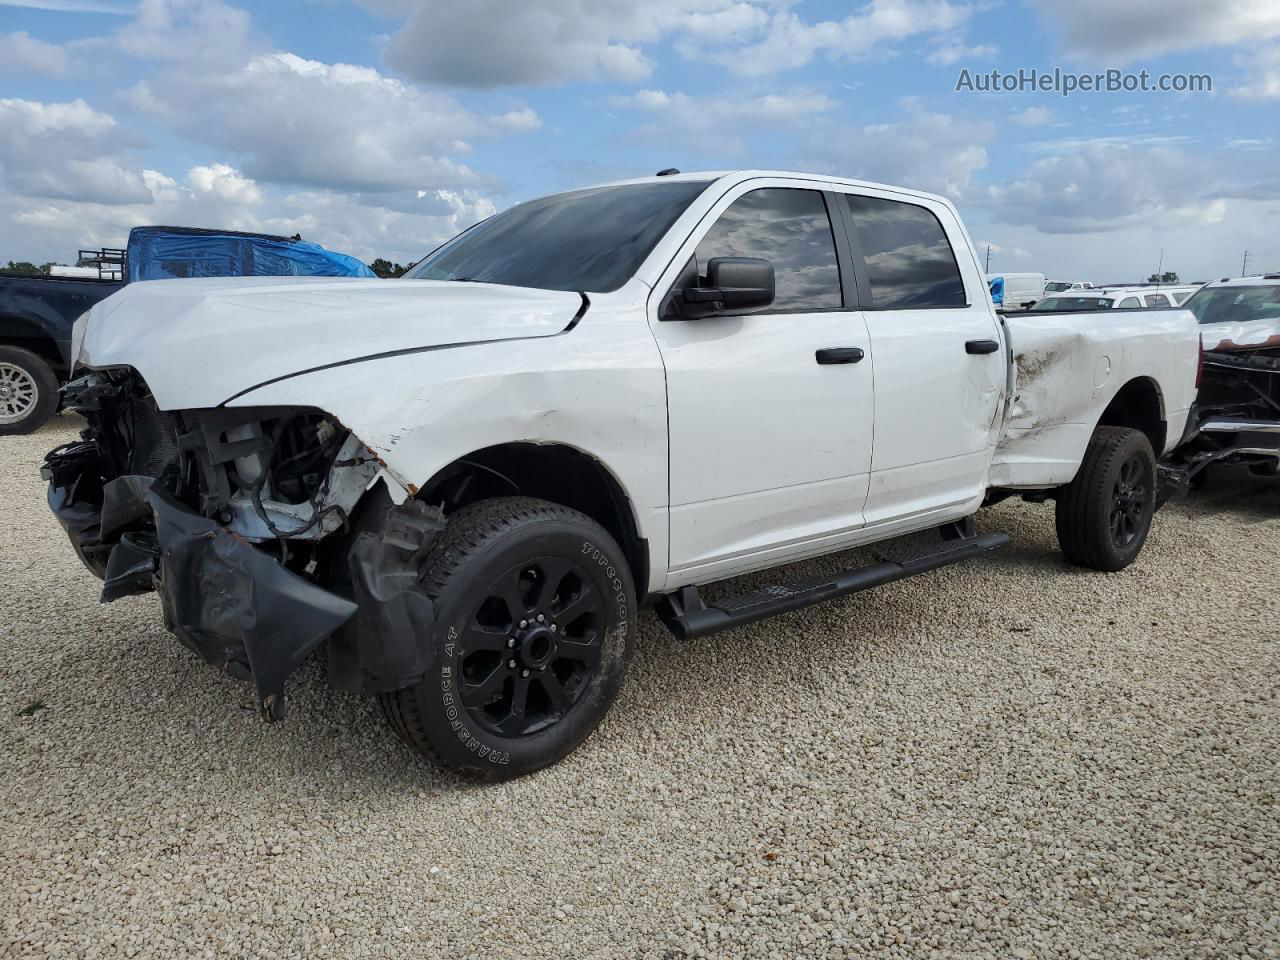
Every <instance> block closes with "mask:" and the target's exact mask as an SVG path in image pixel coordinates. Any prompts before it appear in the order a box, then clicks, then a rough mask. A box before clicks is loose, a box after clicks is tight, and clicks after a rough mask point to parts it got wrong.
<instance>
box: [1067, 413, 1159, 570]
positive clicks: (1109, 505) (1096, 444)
mask: <svg viewBox="0 0 1280 960" xmlns="http://www.w3.org/2000/svg"><path fill="white" fill-rule="evenodd" d="M1155 486H1156V460H1155V455H1154V454H1153V453H1152V452H1151V442H1150V441H1149V440H1148V439H1147V437H1146V435H1145V434H1143V433H1142V432H1141V431H1138V430H1132V429H1130V428H1128V427H1099V428H1098V429H1097V430H1095V431H1094V433H1093V436H1092V437H1091V438H1090V440H1089V446H1088V448H1087V449H1086V450H1085V455H1084V462H1083V463H1082V464H1080V470H1079V471H1078V472H1077V473H1076V477H1075V479H1074V480H1072V481H1071V483H1069V484H1068V485H1067V486H1066V487H1064V488H1063V490H1062V491H1061V492H1060V493H1059V495H1058V502H1057V508H1056V520H1057V527H1058V543H1059V544H1060V545H1061V547H1062V552H1063V553H1064V554H1066V557H1067V559H1068V560H1069V561H1070V562H1071V563H1074V564H1075V565H1076V566H1080V567H1089V568H1091V569H1093V570H1104V571H1107V572H1113V571H1116V570H1123V569H1124V568H1125V567H1127V566H1128V565H1129V564H1131V563H1133V561H1134V559H1135V558H1136V557H1137V556H1138V554H1139V553H1140V552H1141V551H1142V545H1143V544H1144V543H1145V542H1146V540H1147V533H1148V532H1149V531H1150V529H1151V518H1152V516H1154V514H1155Z"/></svg>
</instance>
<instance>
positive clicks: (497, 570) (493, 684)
mask: <svg viewBox="0 0 1280 960" xmlns="http://www.w3.org/2000/svg"><path fill="white" fill-rule="evenodd" d="M422 585H423V588H424V590H425V591H426V592H427V594H428V595H429V596H430V597H431V598H432V602H433V603H434V605H435V615H436V619H435V628H434V635H433V637H432V638H431V643H432V644H433V646H434V648H435V649H434V659H433V666H432V668H431V670H430V671H429V672H428V675H427V678H426V679H425V680H423V681H422V682H421V683H420V684H418V685H417V686H414V687H410V688H408V689H405V690H398V691H395V692H393V693H388V694H383V695H382V697H381V700H382V706H383V710H384V712H385V713H386V716H387V720H388V722H389V723H390V724H391V727H392V729H394V730H395V731H396V732H397V733H398V734H399V735H400V736H401V738H402V739H404V740H405V741H406V742H407V743H408V744H409V745H410V746H412V747H413V748H414V749H416V750H417V751H419V752H420V753H422V754H424V755H426V756H429V757H431V758H433V759H436V760H439V761H441V762H443V763H444V764H446V765H448V766H450V767H453V768H455V769H458V770H460V771H463V772H466V773H471V774H475V775H479V776H483V777H486V778H489V779H508V778H510V777H515V776H519V775H521V774H524V773H529V772H531V771H533V770H537V769H539V768H541V767H545V766H547V765H548V764H551V763H554V762H556V761H557V760H559V759H561V758H562V757H564V756H565V755H566V754H568V753H569V752H570V751H572V750H573V749H574V748H576V747H577V746H578V745H579V744H581V743H582V741H583V740H585V739H586V738H587V737H588V736H589V735H590V734H591V732H592V731H593V730H594V729H595V728H596V726H597V724H599V723H600V721H601V720H602V719H603V717H604V715H605V713H606V712H607V711H608V709H609V706H610V705H611V704H612V702H613V700H614V697H615V696H616V695H617V692H618V689H619V688H620V687H621V685H622V680H623V676H624V674H625V672H626V666H627V662H628V661H629V660H630V658H631V650H632V638H633V635H634V631H635V588H634V586H633V584H632V582H631V574H630V572H629V570H628V568H627V563H626V560H625V558H624V557H623V554H622V551H621V549H620V548H619V547H618V545H617V544H616V543H614V541H613V538H612V537H610V536H609V534H608V533H606V532H605V531H604V530H603V529H602V528H601V527H600V526H599V524H597V523H595V522H594V521H593V520H591V519H590V518H588V517H586V516H585V515H583V514H581V513H579V512H578V511H576V510H570V509H569V508H567V507H562V506H560V505H558V504H553V503H548V502H547V501H543V500H534V499H532V498H527V497H503V498H499V499H495V500H486V501H482V502H480V503H477V504H473V505H471V506H469V507H464V508H462V509H461V510H459V511H457V512H456V513H455V514H453V515H452V516H451V517H450V518H449V525H448V527H447V528H446V529H445V531H444V533H443V534H441V536H440V537H439V539H438V540H437V541H436V543H434V544H433V545H432V547H431V550H430V553H429V554H428V557H427V561H426V566H425V573H424V576H423V580H422Z"/></svg>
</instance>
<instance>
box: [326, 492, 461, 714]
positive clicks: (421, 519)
mask: <svg viewBox="0 0 1280 960" xmlns="http://www.w3.org/2000/svg"><path fill="white" fill-rule="evenodd" d="M380 519H381V525H380V529H378V530H376V531H373V530H364V531H361V532H360V533H358V534H357V535H356V537H355V538H354V541H353V542H352V544H351V548H350V550H349V551H348V553H347V569H348V572H349V575H350V577H351V585H350V586H351V594H352V596H353V597H354V599H355V601H356V607H357V609H356V614H355V616H354V617H353V618H352V619H351V620H350V622H348V623H347V624H346V625H345V626H344V627H343V629H342V630H340V631H338V632H337V633H336V634H335V635H334V636H333V638H332V640H331V641H330V643H329V680H330V682H331V683H332V684H333V685H334V686H335V687H337V688H339V689H341V690H347V691H349V692H351V693H359V694H373V693H384V692H389V691H392V690H399V689H402V688H404V687H407V686H410V685H412V684H414V683H416V682H418V681H419V680H421V679H422V678H423V676H425V675H426V672H427V669H428V668H429V666H430V663H429V654H430V650H431V645H430V644H429V643H427V642H426V640H427V638H428V637H430V635H431V628H432V625H433V624H434V621H435V610H434V608H433V606H432V603H431V598H430V597H428V596H427V595H426V593H425V592H423V590H422V588H421V585H420V574H419V572H418V571H419V569H420V567H421V564H422V560H423V557H424V556H425V554H426V551H427V549H428V548H429V547H430V546H431V543H432V542H433V541H434V540H435V538H436V536H437V535H438V534H439V533H440V531H442V530H443V529H444V528H445V519H444V514H443V512H442V511H441V510H440V509H439V508H438V507H429V506H427V504H425V503H423V502H422V501H420V500H413V499H409V500H405V501H404V502H403V503H401V504H400V505H398V506H391V507H388V508H387V509H385V510H383V511H381V512H380Z"/></svg>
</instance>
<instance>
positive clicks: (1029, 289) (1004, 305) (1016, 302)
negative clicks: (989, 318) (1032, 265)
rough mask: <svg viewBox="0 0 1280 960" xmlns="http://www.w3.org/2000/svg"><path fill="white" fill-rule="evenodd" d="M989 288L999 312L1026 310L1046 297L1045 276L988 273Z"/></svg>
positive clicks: (1039, 274)
mask: <svg viewBox="0 0 1280 960" xmlns="http://www.w3.org/2000/svg"><path fill="white" fill-rule="evenodd" d="M987 286H988V287H989V288H990V289H991V302H992V303H994V304H995V305H996V309H997V310H1025V309H1027V308H1028V307H1029V306H1031V305H1032V304H1033V303H1035V302H1036V301H1037V300H1039V299H1040V298H1041V297H1043V296H1044V274H1043V273H988V274H987Z"/></svg>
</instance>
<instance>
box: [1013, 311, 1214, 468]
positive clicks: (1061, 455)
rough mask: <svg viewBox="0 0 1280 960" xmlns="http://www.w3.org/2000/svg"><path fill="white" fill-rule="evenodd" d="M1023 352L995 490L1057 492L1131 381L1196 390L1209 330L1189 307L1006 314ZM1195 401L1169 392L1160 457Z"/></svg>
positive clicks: (1016, 365) (1017, 360)
mask: <svg viewBox="0 0 1280 960" xmlns="http://www.w3.org/2000/svg"><path fill="white" fill-rule="evenodd" d="M1003 322H1004V325H1005V330H1006V331H1007V334H1008V337H1009V344H1010V347H1011V349H1012V351H1013V363H1012V365H1011V367H1010V378H1011V383H1010V390H1009V396H1010V399H1009V401H1008V404H1007V406H1006V409H1005V411H1004V429H1003V431H1002V433H1001V439H1000V442H999V444H998V445H997V448H996V454H995V458H994V460H993V462H992V466H991V485H992V486H993V487H1002V488H1012V489H1029V488H1030V489H1034V488H1048V487H1055V486H1059V485H1061V484H1064V483H1069V482H1070V481H1071V479H1072V477H1074V476H1075V473H1076V470H1077V469H1078V467H1079V465H1080V462H1081V459H1082V458H1083V456H1084V450H1085V447H1086V445H1087V444H1088V442H1089V437H1090V436H1091V434H1092V433H1093V429H1094V427H1095V426H1096V425H1097V417H1098V413H1099V411H1100V410H1105V408H1106V407H1107V406H1108V404H1109V403H1110V402H1111V400H1112V399H1113V398H1114V397H1115V396H1116V394H1118V393H1119V392H1120V390H1122V389H1124V388H1125V387H1126V386H1127V385H1129V384H1130V383H1133V382H1134V381H1135V380H1136V381H1150V382H1151V383H1152V384H1178V383H1187V384H1191V383H1192V382H1193V381H1194V366H1195V364H1196V362H1197V356H1198V352H1199V351H1198V343H1199V338H1200V333H1199V326H1198V324H1197V323H1196V319H1195V317H1194V316H1193V315H1192V314H1191V312H1190V311H1189V310H1183V309H1180V308H1174V309H1167V308H1166V309H1145V310H1124V311H1120V310H1088V311H1083V312H1080V311H1073V312H1061V313H1059V312H1051V311H1047V310H1046V311H1043V312H1036V311H1029V312H1023V313H1019V314H1004V315H1003ZM1194 400H1195V396H1194V391H1193V390H1192V391H1189V392H1188V393H1187V395H1185V396H1162V397H1160V401H1161V404H1162V406H1163V409H1164V417H1165V422H1166V425H1167V426H1166V431H1165V434H1166V435H1165V440H1164V444H1163V449H1160V450H1156V451H1154V452H1155V455H1156V456H1157V457H1160V456H1161V455H1162V454H1164V453H1167V452H1168V451H1169V450H1171V449H1172V448H1173V447H1174V446H1176V444H1177V442H1178V440H1179V439H1180V438H1181V437H1182V433H1183V430H1184V428H1185V426H1186V422H1187V415H1188V413H1189V411H1190V409H1191V405H1192V403H1193V402H1194Z"/></svg>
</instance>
